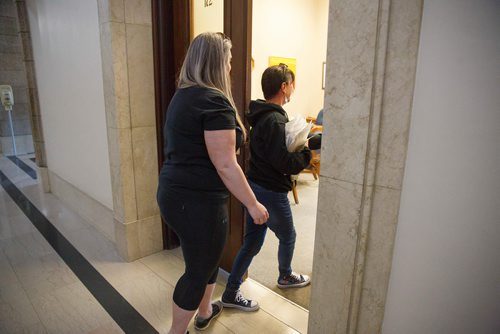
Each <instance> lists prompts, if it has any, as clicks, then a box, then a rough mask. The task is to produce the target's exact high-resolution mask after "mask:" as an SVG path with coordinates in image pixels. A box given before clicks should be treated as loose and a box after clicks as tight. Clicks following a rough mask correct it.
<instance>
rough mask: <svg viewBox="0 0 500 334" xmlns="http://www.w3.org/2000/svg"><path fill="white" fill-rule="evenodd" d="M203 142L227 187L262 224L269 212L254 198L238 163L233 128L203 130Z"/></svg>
mask: <svg viewBox="0 0 500 334" xmlns="http://www.w3.org/2000/svg"><path fill="white" fill-rule="evenodd" d="M205 144H206V146H207V151H208V155H209V156H210V160H211V161H212V163H213V164H214V166H215V168H216V169H217V173H218V174H219V176H220V178H221V179H222V182H224V184H225V185H226V187H227V189H229V191H230V192H231V193H232V194H233V195H234V196H235V197H236V198H237V199H238V200H239V201H240V202H241V203H243V205H244V206H245V207H246V208H247V209H248V212H249V213H250V215H251V216H252V218H253V220H254V222H255V223H256V224H264V223H265V222H266V221H267V219H268V218H269V214H268V212H267V210H266V208H265V207H264V206H263V205H262V204H260V203H259V202H258V201H257V199H256V198H255V195H254V193H253V191H252V189H251V188H250V186H249V185H248V182H247V180H246V178H245V174H243V171H242V170H241V167H240V165H238V161H237V160H236V153H235V151H234V148H235V145H236V134H235V131H234V129H231V130H213V131H205Z"/></svg>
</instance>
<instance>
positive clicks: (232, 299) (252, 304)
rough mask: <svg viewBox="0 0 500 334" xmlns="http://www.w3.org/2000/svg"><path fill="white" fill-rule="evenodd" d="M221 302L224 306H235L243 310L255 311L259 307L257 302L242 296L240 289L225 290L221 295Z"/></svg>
mask: <svg viewBox="0 0 500 334" xmlns="http://www.w3.org/2000/svg"><path fill="white" fill-rule="evenodd" d="M221 303H222V305H224V307H232V308H237V309H238V310H241V311H245V312H252V311H257V310H258V309H259V303H257V302H256V301H255V300H250V299H246V298H245V297H243V295H242V294H241V291H240V290H237V291H236V292H230V291H225V292H224V294H223V295H222V298H221Z"/></svg>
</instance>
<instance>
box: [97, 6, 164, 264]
mask: <svg viewBox="0 0 500 334" xmlns="http://www.w3.org/2000/svg"><path fill="white" fill-rule="evenodd" d="M98 5H99V25H100V34H101V55H102V63H103V76H104V99H105V109H106V122H107V128H108V143H109V157H110V164H111V181H112V191H113V211H114V221H115V239H116V244H117V247H118V249H119V251H120V253H121V255H122V256H123V257H124V258H125V259H127V260H134V259H137V258H140V257H144V256H146V255H149V254H152V253H154V252H157V251H160V250H161V249H163V240H162V227H161V219H160V215H159V210H158V207H157V205H156V186H157V184H158V170H157V165H158V164H157V161H158V158H157V151H156V150H157V148H156V119H155V109H154V74H153V42H152V40H153V37H152V25H151V2H150V1H147V0H99V1H98Z"/></svg>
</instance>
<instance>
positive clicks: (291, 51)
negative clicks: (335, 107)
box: [248, 0, 329, 309]
mask: <svg viewBox="0 0 500 334" xmlns="http://www.w3.org/2000/svg"><path fill="white" fill-rule="evenodd" d="M252 2H253V6H252V18H253V24H252V63H253V66H252V77H251V79H252V80H251V98H252V100H255V99H258V98H260V99H262V98H263V94H262V89H261V76H262V73H263V72H264V70H265V69H266V68H267V67H268V66H269V65H271V64H273V63H277V62H284V63H287V64H288V65H289V68H292V69H293V68H294V69H295V75H296V80H295V92H294V94H293V95H292V97H291V101H290V102H289V103H287V104H285V105H284V106H283V108H284V109H285V110H286V112H287V113H288V116H289V118H294V117H303V118H304V119H307V120H310V121H311V120H315V119H316V118H317V116H318V113H319V111H320V110H321V109H322V108H323V98H324V79H323V74H324V72H323V71H324V67H323V64H324V63H325V61H326V45H327V26H328V5H329V1H328V0H314V1H301V0H274V1H272V2H269V1H266V0H253V1H252ZM318 123H321V121H319V120H318ZM320 127H321V126H318V127H317V128H320ZM316 154H317V157H318V159H320V152H316ZM296 179H297V180H296V182H297V186H296V190H297V198H296V199H295V198H294V196H292V192H290V193H289V201H290V204H291V208H292V213H293V219H294V225H295V229H296V232H297V239H296V243H295V251H294V257H293V261H292V269H293V270H294V271H295V272H297V273H300V274H306V275H309V276H311V274H312V259H313V249H314V237H315V227H316V211H317V203H318V186H319V177H317V175H313V174H312V173H307V172H302V173H300V174H299V175H298V176H296ZM277 251H278V239H277V238H276V236H275V235H274V233H272V232H270V231H269V232H268V233H267V236H266V241H265V243H264V245H263V247H262V249H261V251H260V254H259V255H257V256H256V257H255V258H254V260H253V262H252V265H251V266H250V268H249V273H248V275H249V277H250V278H251V279H253V280H255V281H257V282H259V283H261V284H263V285H264V286H266V287H267V288H269V289H271V290H273V291H275V292H276V293H278V294H280V295H282V296H284V297H285V298H287V299H289V300H292V301H293V302H295V303H297V304H299V305H300V306H302V307H305V308H307V309H308V308H309V299H310V293H311V286H308V287H304V288H300V289H279V288H278V287H277V286H276V281H277V278H278V260H277ZM251 297H252V296H248V298H251Z"/></svg>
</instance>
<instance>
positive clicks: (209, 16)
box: [191, 0, 224, 38]
mask: <svg viewBox="0 0 500 334" xmlns="http://www.w3.org/2000/svg"><path fill="white" fill-rule="evenodd" d="M205 2H206V1H205V0H191V14H192V17H193V22H192V26H191V28H192V36H193V38H194V37H196V36H198V35H199V34H200V33H202V32H207V31H210V32H223V31H224V0H211V1H210V3H211V5H210V6H206V7H205Z"/></svg>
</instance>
